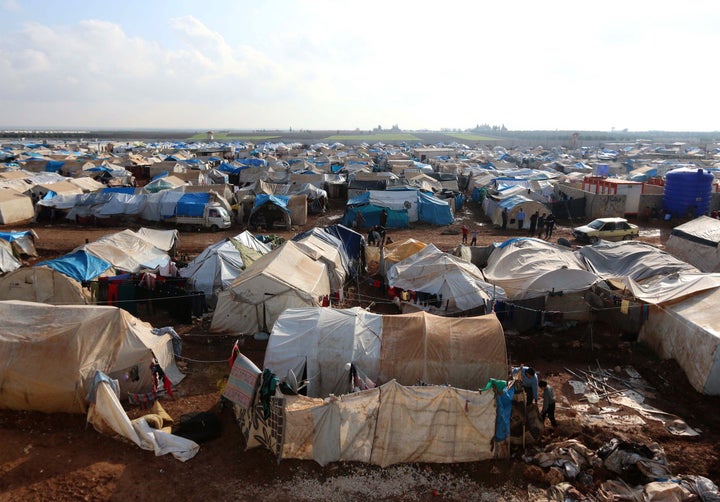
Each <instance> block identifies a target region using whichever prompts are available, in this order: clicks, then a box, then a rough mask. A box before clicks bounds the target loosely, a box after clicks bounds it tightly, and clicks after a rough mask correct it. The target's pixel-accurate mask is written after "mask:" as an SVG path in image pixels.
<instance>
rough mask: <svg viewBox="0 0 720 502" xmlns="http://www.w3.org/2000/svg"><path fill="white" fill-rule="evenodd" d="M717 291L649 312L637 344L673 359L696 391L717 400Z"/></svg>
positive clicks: (719, 313)
mask: <svg viewBox="0 0 720 502" xmlns="http://www.w3.org/2000/svg"><path fill="white" fill-rule="evenodd" d="M718 302H720V288H717V287H716V288H713V289H710V290H706V291H703V292H701V293H697V294H694V295H692V296H689V297H686V298H685V299H683V300H680V301H675V302H669V303H665V304H662V305H660V306H659V307H654V308H651V309H650V312H649V315H648V318H647V320H646V321H645V322H644V323H643V326H642V328H641V330H640V335H639V338H638V339H639V340H640V341H642V342H645V343H647V344H648V345H649V346H650V347H652V349H653V350H654V351H655V353H656V354H657V355H658V356H660V357H661V358H663V359H675V360H676V361H677V363H678V364H679V365H680V367H681V368H682V369H683V371H684V372H685V375H686V376H687V378H688V381H689V382H690V384H691V385H692V386H693V388H694V389H695V390H697V391H698V392H701V393H703V394H708V395H712V396H720V328H719V327H720V310H718V308H717V305H718Z"/></svg>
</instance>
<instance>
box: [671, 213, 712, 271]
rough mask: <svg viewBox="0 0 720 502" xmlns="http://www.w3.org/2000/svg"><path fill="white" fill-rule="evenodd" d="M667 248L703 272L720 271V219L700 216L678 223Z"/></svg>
mask: <svg viewBox="0 0 720 502" xmlns="http://www.w3.org/2000/svg"><path fill="white" fill-rule="evenodd" d="M665 249H667V251H668V252H669V253H672V254H673V255H675V256H677V257H678V258H680V259H681V260H683V261H686V262H688V263H690V264H692V265H694V266H696V267H697V268H699V269H700V270H702V271H703V272H720V220H717V219H715V218H710V217H708V216H700V217H698V218H695V219H694V220H691V221H688V222H687V223H683V224H682V225H678V226H677V227H675V228H673V229H672V232H670V237H669V238H668V240H667V242H666V243H665Z"/></svg>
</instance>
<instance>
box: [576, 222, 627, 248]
mask: <svg viewBox="0 0 720 502" xmlns="http://www.w3.org/2000/svg"><path fill="white" fill-rule="evenodd" d="M639 234H640V229H639V228H638V226H637V225H633V224H632V223H628V221H627V220H626V219H625V218H598V219H596V220H593V221H591V222H590V223H588V224H587V225H583V226H581V227H576V228H573V236H575V238H576V239H577V240H579V241H582V242H590V243H594V242H597V241H599V240H600V239H603V240H606V241H621V240H622V241H626V240H630V239H634V238H636V237H637V236H638V235H639Z"/></svg>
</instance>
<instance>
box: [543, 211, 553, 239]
mask: <svg viewBox="0 0 720 502" xmlns="http://www.w3.org/2000/svg"><path fill="white" fill-rule="evenodd" d="M553 228H555V216H553V214H552V213H550V214H549V215H548V217H547V218H545V238H546V239H549V238H550V237H552V233H553Z"/></svg>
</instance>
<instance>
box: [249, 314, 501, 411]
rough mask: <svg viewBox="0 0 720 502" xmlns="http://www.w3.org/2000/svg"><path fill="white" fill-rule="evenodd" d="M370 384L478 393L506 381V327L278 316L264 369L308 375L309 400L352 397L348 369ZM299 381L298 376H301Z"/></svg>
mask: <svg viewBox="0 0 720 502" xmlns="http://www.w3.org/2000/svg"><path fill="white" fill-rule="evenodd" d="M346 363H351V364H353V365H354V366H355V367H356V368H357V370H358V371H360V372H361V373H362V374H363V375H366V376H367V377H368V378H369V379H370V380H372V381H373V382H375V383H377V382H388V381H390V380H392V379H396V380H397V381H398V382H399V383H400V384H402V385H414V384H416V383H417V382H418V381H422V382H425V383H429V384H449V385H453V386H455V387H460V388H467V389H476V388H480V387H482V386H484V385H485V384H486V383H487V381H488V379H489V378H503V377H505V376H506V369H507V368H506V350H505V338H504V335H503V330H502V327H501V326H500V323H499V322H498V320H497V318H496V317H495V316H494V315H492V314H490V315H485V316H476V317H463V318H451V317H442V316H435V315H432V314H428V313H426V312H415V313H412V314H400V315H392V316H383V315H380V314H372V313H369V312H367V311H365V310H364V309H360V308H357V307H356V308H353V309H339V310H338V309H324V308H301V309H289V310H286V311H285V312H284V313H283V314H281V315H280V316H279V317H278V320H277V322H276V323H275V326H274V327H273V331H272V334H271V335H270V339H269V341H268V347H267V349H266V351H265V362H264V364H263V366H264V367H265V368H269V369H271V370H272V371H273V372H274V373H276V374H277V375H279V376H281V377H285V375H286V374H287V373H288V371H289V370H292V371H293V372H294V374H295V375H296V376H299V375H303V374H304V373H305V374H307V375H308V379H309V381H308V389H307V392H308V396H310V397H326V396H327V395H329V394H335V395H339V394H345V393H348V392H350V390H351V387H350V382H351V380H350V368H349V367H348V365H347V364H346ZM298 378H299V377H298Z"/></svg>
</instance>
